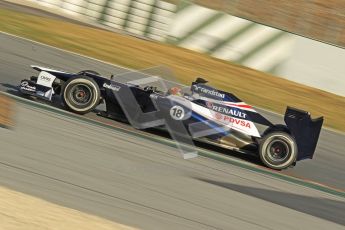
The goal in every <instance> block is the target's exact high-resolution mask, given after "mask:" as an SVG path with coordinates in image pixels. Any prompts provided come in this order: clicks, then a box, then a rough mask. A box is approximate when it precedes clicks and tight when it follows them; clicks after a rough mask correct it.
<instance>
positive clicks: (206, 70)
mask: <svg viewBox="0 0 345 230" xmlns="http://www.w3.org/2000/svg"><path fill="white" fill-rule="evenodd" d="M0 21H1V23H0V31H4V32H8V33H11V34H15V35H19V36H23V37H26V38H29V39H33V40H36V41H39V42H42V43H46V44H49V45H53V46H56V47H59V48H63V49H66V50H70V51H73V52H77V53H80V54H84V55H87V56H91V57H94V58H98V59H101V60H104V61H108V62H112V63H114V64H117V65H122V66H126V67H129V68H135V69H141V68H148V67H152V66H156V65H167V66H169V67H170V68H171V69H172V70H173V71H174V73H175V75H176V78H177V79H179V80H180V81H181V82H183V83H186V84H189V83H190V82H191V81H192V80H194V79H195V77H196V76H204V77H205V78H207V79H208V80H209V81H210V83H211V84H212V85H214V86H216V87H219V88H221V89H223V90H227V91H231V92H233V93H235V94H237V95H238V96H239V97H240V98H241V99H243V100H244V101H246V102H248V103H250V104H253V105H255V106H260V107H262V108H266V109H269V110H272V111H275V112H278V113H281V114H283V113H284V112H285V108H286V106H287V105H289V106H294V107H297V108H300V109H304V110H307V111H309V112H311V113H312V114H313V115H314V116H324V117H325V125H326V126H328V127H332V128H335V129H338V130H341V131H345V122H344V120H343V115H344V113H345V97H341V96H337V95H334V94H331V93H328V92H325V91H322V90H318V89H315V88H311V87H308V86H304V85H301V84H298V83H295V82H291V81H288V80H285V79H282V78H278V77H275V76H272V75H269V74H266V73H262V72H259V71H256V70H253V69H249V68H246V67H243V66H239V65H236V64H233V63H230V62H226V61H222V60H218V59H215V58H212V57H210V56H207V55H205V54H200V53H197V52H193V51H190V50H186V49H183V48H179V47H175V46H172V45H168V44H161V43H157V42H152V41H145V40H141V39H137V38H134V37H130V36H126V35H121V34H116V33H112V32H108V31H104V30H99V29H95V28H89V27H86V26H81V25H76V24H72V23H68V22H62V21H59V20H54V19H47V18H42V17H38V16H33V15H29V14H25V13H18V12H15V11H12V10H4V9H0ZM33 64H34V63H33Z"/></svg>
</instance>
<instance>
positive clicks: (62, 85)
mask: <svg viewBox="0 0 345 230" xmlns="http://www.w3.org/2000/svg"><path fill="white" fill-rule="evenodd" d="M32 68H34V69H35V70H37V71H39V75H38V76H34V77H31V78H30V79H24V80H22V81H21V84H20V86H19V91H20V92H21V93H23V94H25V95H31V96H34V97H38V98H43V99H45V100H48V101H52V100H54V95H58V96H60V97H61V99H62V102H63V104H64V106H65V108H66V109H68V110H70V111H72V112H75V113H78V114H86V113H88V112H90V111H93V110H94V109H95V108H96V107H97V106H98V105H99V104H105V106H106V109H105V111H103V112H101V113H100V114H101V115H102V116H105V117H108V118H113V119H116V120H122V121H124V120H125V121H128V122H129V123H130V124H131V125H133V126H134V127H135V128H138V129H145V128H148V127H164V126H165V127H170V131H172V132H175V136H176V133H179V134H181V133H182V134H181V136H185V135H186V134H187V135H189V136H190V137H191V138H192V139H193V140H197V141H202V142H206V143H209V144H213V145H217V146H220V147H223V148H227V149H231V150H234V151H238V152H243V153H249V154H252V155H255V156H257V157H259V158H260V159H261V161H262V163H263V164H264V165H266V166H267V167H269V168H272V169H277V170H280V169H285V168H287V167H290V166H294V165H295V164H296V162H297V161H300V160H303V159H311V158H312V157H313V155H314V152H315V149H316V145H317V142H318V139H319V134H320V131H321V127H322V123H323V118H322V117H320V118H317V119H311V117H310V114H309V113H308V112H305V111H302V110H298V109H294V108H291V107H288V108H287V110H286V113H285V116H284V121H285V124H279V125H276V124H273V123H271V122H270V121H269V120H267V119H266V118H265V117H263V116H262V115H261V114H259V113H258V112H257V111H256V110H255V109H254V108H253V107H252V106H250V105H248V104H246V103H244V102H243V101H241V100H240V99H239V98H238V97H236V96H235V95H233V94H232V93H230V92H224V91H222V90H218V89H216V88H213V87H211V86H210V85H208V84H207V81H206V80H204V79H202V78H198V79H197V80H196V81H195V82H193V83H192V84H191V86H182V85H180V84H178V83H176V84H175V83H174V82H168V81H166V82H164V80H163V79H161V78H158V77H152V76H149V77H147V75H146V74H141V73H140V72H134V71H133V72H131V73H128V74H123V75H122V76H116V77H114V76H112V77H111V79H109V78H105V77H102V76H101V75H100V74H98V73H97V72H94V71H90V70H85V71H81V72H79V73H67V72H64V71H57V70H54V69H50V68H44V67H39V66H32ZM139 75H140V77H139V79H138V80H131V76H139ZM143 76H145V77H143ZM128 78H129V79H128ZM124 79H125V80H124ZM152 79H153V80H152ZM154 81H156V82H154ZM157 82H158V83H159V84H158V85H159V86H157ZM162 85H163V86H162Z"/></svg>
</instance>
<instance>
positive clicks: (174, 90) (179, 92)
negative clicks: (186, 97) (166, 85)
mask: <svg viewBox="0 0 345 230" xmlns="http://www.w3.org/2000/svg"><path fill="white" fill-rule="evenodd" d="M168 94H169V95H176V96H180V97H182V96H183V93H182V89H181V88H180V87H177V86H174V87H171V88H170V89H169V90H168Z"/></svg>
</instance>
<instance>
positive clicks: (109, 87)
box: [103, 83, 121, 92]
mask: <svg viewBox="0 0 345 230" xmlns="http://www.w3.org/2000/svg"><path fill="white" fill-rule="evenodd" d="M103 87H104V88H107V89H111V90H114V91H116V92H118V91H120V89H121V87H120V86H116V85H108V84H107V83H104V84H103Z"/></svg>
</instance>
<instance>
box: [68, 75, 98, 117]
mask: <svg viewBox="0 0 345 230" xmlns="http://www.w3.org/2000/svg"><path fill="white" fill-rule="evenodd" d="M61 96H62V101H63V103H64V105H65V106H66V108H67V109H68V110H70V111H72V112H75V113H78V114H86V113H88V112H90V111H92V110H93V109H94V108H96V106H97V105H98V104H99V101H100V90H99V87H98V85H97V83H96V82H95V81H94V80H93V79H92V78H89V77H86V76H77V77H74V78H71V79H69V80H68V81H66V83H65V84H64V85H63V87H62V89H61Z"/></svg>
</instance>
